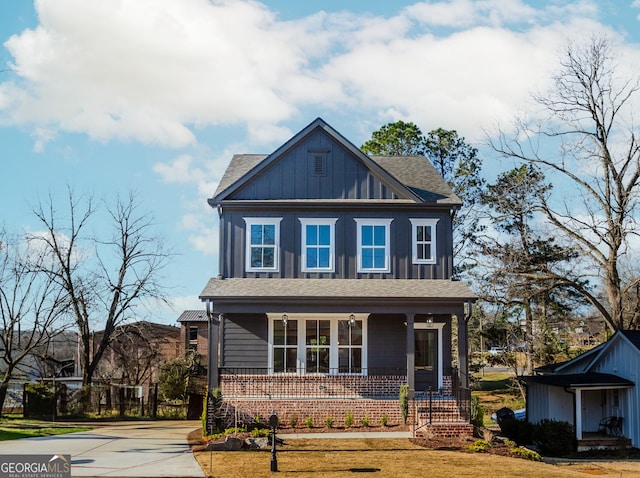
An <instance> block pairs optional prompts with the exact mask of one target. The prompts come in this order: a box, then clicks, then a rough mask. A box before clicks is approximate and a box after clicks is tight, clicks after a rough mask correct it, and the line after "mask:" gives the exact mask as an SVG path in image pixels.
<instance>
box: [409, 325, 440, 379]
mask: <svg viewBox="0 0 640 478" xmlns="http://www.w3.org/2000/svg"><path fill="white" fill-rule="evenodd" d="M444 326H445V324H444V322H430V323H424V322H415V323H414V324H413V328H414V329H435V330H437V331H438V388H439V389H441V388H442V387H443V380H442V378H443V373H444V366H443V363H442V356H443V353H444V351H443V350H442V329H443V328H444Z"/></svg>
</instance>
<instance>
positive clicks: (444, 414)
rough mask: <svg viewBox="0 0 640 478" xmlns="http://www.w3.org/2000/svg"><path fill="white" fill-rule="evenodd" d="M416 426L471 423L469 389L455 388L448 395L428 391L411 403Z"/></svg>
mask: <svg viewBox="0 0 640 478" xmlns="http://www.w3.org/2000/svg"><path fill="white" fill-rule="evenodd" d="M413 404H414V407H415V416H416V418H417V420H416V421H417V426H418V427H421V426H425V425H433V424H437V423H451V422H460V421H464V422H467V423H469V422H470V421H471V389H469V388H463V387H457V388H454V389H453V390H452V391H451V394H450V395H446V396H444V395H442V394H441V393H439V392H438V391H435V390H428V391H427V392H426V393H424V394H420V395H419V396H416V400H414V402H413Z"/></svg>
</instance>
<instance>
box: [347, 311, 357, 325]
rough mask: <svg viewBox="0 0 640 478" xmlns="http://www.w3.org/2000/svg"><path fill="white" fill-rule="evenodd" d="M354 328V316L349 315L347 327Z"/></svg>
mask: <svg viewBox="0 0 640 478" xmlns="http://www.w3.org/2000/svg"><path fill="white" fill-rule="evenodd" d="M355 326H356V316H355V315H353V314H350V315H349V327H355Z"/></svg>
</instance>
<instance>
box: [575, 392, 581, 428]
mask: <svg viewBox="0 0 640 478" xmlns="http://www.w3.org/2000/svg"><path fill="white" fill-rule="evenodd" d="M575 397H576V402H575V403H576V409H575V420H576V439H577V440H582V390H581V389H579V388H578V389H577V390H576V393H575Z"/></svg>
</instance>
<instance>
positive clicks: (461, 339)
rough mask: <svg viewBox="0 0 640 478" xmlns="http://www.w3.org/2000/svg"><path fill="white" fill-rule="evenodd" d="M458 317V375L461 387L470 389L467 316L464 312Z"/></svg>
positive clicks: (460, 312) (461, 311)
mask: <svg viewBox="0 0 640 478" xmlns="http://www.w3.org/2000/svg"><path fill="white" fill-rule="evenodd" d="M456 315H457V317H458V375H459V379H460V386H461V387H463V388H469V338H468V331H467V320H468V318H467V316H466V315H465V314H464V311H463V310H460V311H459V312H458V313H457V314H456Z"/></svg>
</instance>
